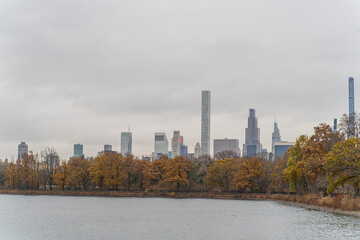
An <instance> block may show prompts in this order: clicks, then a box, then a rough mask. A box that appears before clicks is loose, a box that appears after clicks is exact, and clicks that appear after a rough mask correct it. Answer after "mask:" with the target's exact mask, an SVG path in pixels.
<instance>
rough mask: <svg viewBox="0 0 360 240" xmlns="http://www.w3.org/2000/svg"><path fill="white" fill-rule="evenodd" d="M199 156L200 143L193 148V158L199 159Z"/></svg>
mask: <svg viewBox="0 0 360 240" xmlns="http://www.w3.org/2000/svg"><path fill="white" fill-rule="evenodd" d="M200 155H201V148H200V143H198V142H197V143H196V144H195V148H194V157H195V158H199V157H200Z"/></svg>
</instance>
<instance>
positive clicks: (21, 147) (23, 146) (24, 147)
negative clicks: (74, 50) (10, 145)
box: [18, 142, 29, 159]
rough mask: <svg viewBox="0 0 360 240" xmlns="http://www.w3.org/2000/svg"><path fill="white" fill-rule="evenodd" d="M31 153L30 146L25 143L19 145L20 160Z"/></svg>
mask: <svg viewBox="0 0 360 240" xmlns="http://www.w3.org/2000/svg"><path fill="white" fill-rule="evenodd" d="M28 153H29V148H28V145H27V144H26V143H25V142H21V143H20V144H19V145H18V159H22V158H23V157H24V155H25V154H28Z"/></svg>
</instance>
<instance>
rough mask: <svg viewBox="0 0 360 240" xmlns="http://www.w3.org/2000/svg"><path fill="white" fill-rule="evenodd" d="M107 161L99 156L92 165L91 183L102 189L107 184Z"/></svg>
mask: <svg viewBox="0 0 360 240" xmlns="http://www.w3.org/2000/svg"><path fill="white" fill-rule="evenodd" d="M106 167H107V166H106V159H105V157H103V155H100V156H97V157H96V158H95V159H94V161H93V162H92V163H91V165H90V169H89V171H90V176H91V181H92V182H93V183H95V184H96V185H97V186H98V187H99V188H100V189H102V188H103V186H104V183H105V172H106Z"/></svg>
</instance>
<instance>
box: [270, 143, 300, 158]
mask: <svg viewBox="0 0 360 240" xmlns="http://www.w3.org/2000/svg"><path fill="white" fill-rule="evenodd" d="M294 145H295V142H287V141H282V142H276V143H275V144H274V159H277V158H281V157H282V156H283V155H284V153H285V152H286V151H287V150H288V149H289V148H291V147H292V146H294Z"/></svg>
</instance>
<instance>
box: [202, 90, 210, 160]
mask: <svg viewBox="0 0 360 240" xmlns="http://www.w3.org/2000/svg"><path fill="white" fill-rule="evenodd" d="M201 155H210V91H202V95H201Z"/></svg>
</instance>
